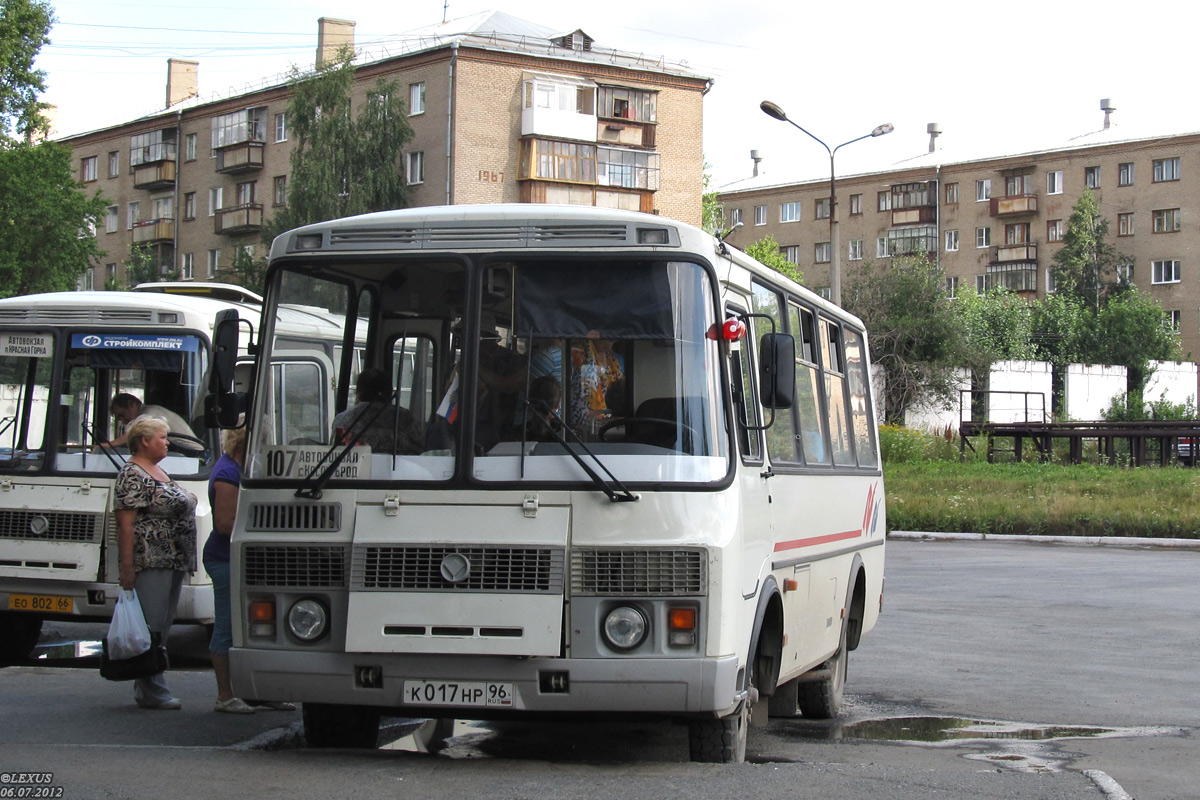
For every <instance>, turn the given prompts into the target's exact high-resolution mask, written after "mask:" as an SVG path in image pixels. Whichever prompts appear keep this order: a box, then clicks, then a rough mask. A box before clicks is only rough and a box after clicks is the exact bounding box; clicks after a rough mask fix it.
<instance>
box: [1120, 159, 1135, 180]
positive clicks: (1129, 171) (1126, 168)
mask: <svg viewBox="0 0 1200 800" xmlns="http://www.w3.org/2000/svg"><path fill="white" fill-rule="evenodd" d="M1117 185H1118V186H1133V162H1132V161H1126V162H1125V163H1124V164H1118V165H1117Z"/></svg>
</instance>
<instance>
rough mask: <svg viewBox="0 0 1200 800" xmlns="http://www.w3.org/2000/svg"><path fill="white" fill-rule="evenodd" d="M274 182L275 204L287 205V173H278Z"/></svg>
mask: <svg viewBox="0 0 1200 800" xmlns="http://www.w3.org/2000/svg"><path fill="white" fill-rule="evenodd" d="M274 184H275V190H274V195H275V205H277V206H284V205H287V175H276V176H275V181H274Z"/></svg>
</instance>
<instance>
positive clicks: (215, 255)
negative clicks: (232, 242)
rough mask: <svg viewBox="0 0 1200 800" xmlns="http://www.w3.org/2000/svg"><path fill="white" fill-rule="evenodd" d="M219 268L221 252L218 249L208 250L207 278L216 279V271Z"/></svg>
mask: <svg viewBox="0 0 1200 800" xmlns="http://www.w3.org/2000/svg"><path fill="white" fill-rule="evenodd" d="M220 268H221V251H220V250H219V249H218V250H209V251H208V277H209V278H215V277H217V270H219V269H220Z"/></svg>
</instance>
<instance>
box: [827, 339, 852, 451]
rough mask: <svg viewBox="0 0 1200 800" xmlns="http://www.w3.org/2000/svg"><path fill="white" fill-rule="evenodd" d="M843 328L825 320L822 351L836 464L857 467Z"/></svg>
mask: <svg viewBox="0 0 1200 800" xmlns="http://www.w3.org/2000/svg"><path fill="white" fill-rule="evenodd" d="M841 333H842V329H841V326H840V325H838V324H837V323H836V322H833V321H831V320H828V319H822V320H821V351H822V354H823V355H824V356H825V359H826V363H825V401H826V410H827V412H828V414H829V441H830V444H832V446H833V463H834V464H835V465H838V466H853V465H854V464H855V460H854V443H853V441H852V440H851V438H850V415H849V412H848V410H847V408H846V376H845V375H844V374H842V336H841Z"/></svg>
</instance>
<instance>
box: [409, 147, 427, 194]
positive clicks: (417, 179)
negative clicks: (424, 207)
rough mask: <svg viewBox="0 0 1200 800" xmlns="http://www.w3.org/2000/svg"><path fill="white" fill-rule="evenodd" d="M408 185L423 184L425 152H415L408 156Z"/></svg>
mask: <svg viewBox="0 0 1200 800" xmlns="http://www.w3.org/2000/svg"><path fill="white" fill-rule="evenodd" d="M407 178H408V184H409V185H410V186H413V185H415V184H418V183H424V182H425V151H424V150H417V151H415V152H412V153H409V154H408V175H407Z"/></svg>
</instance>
